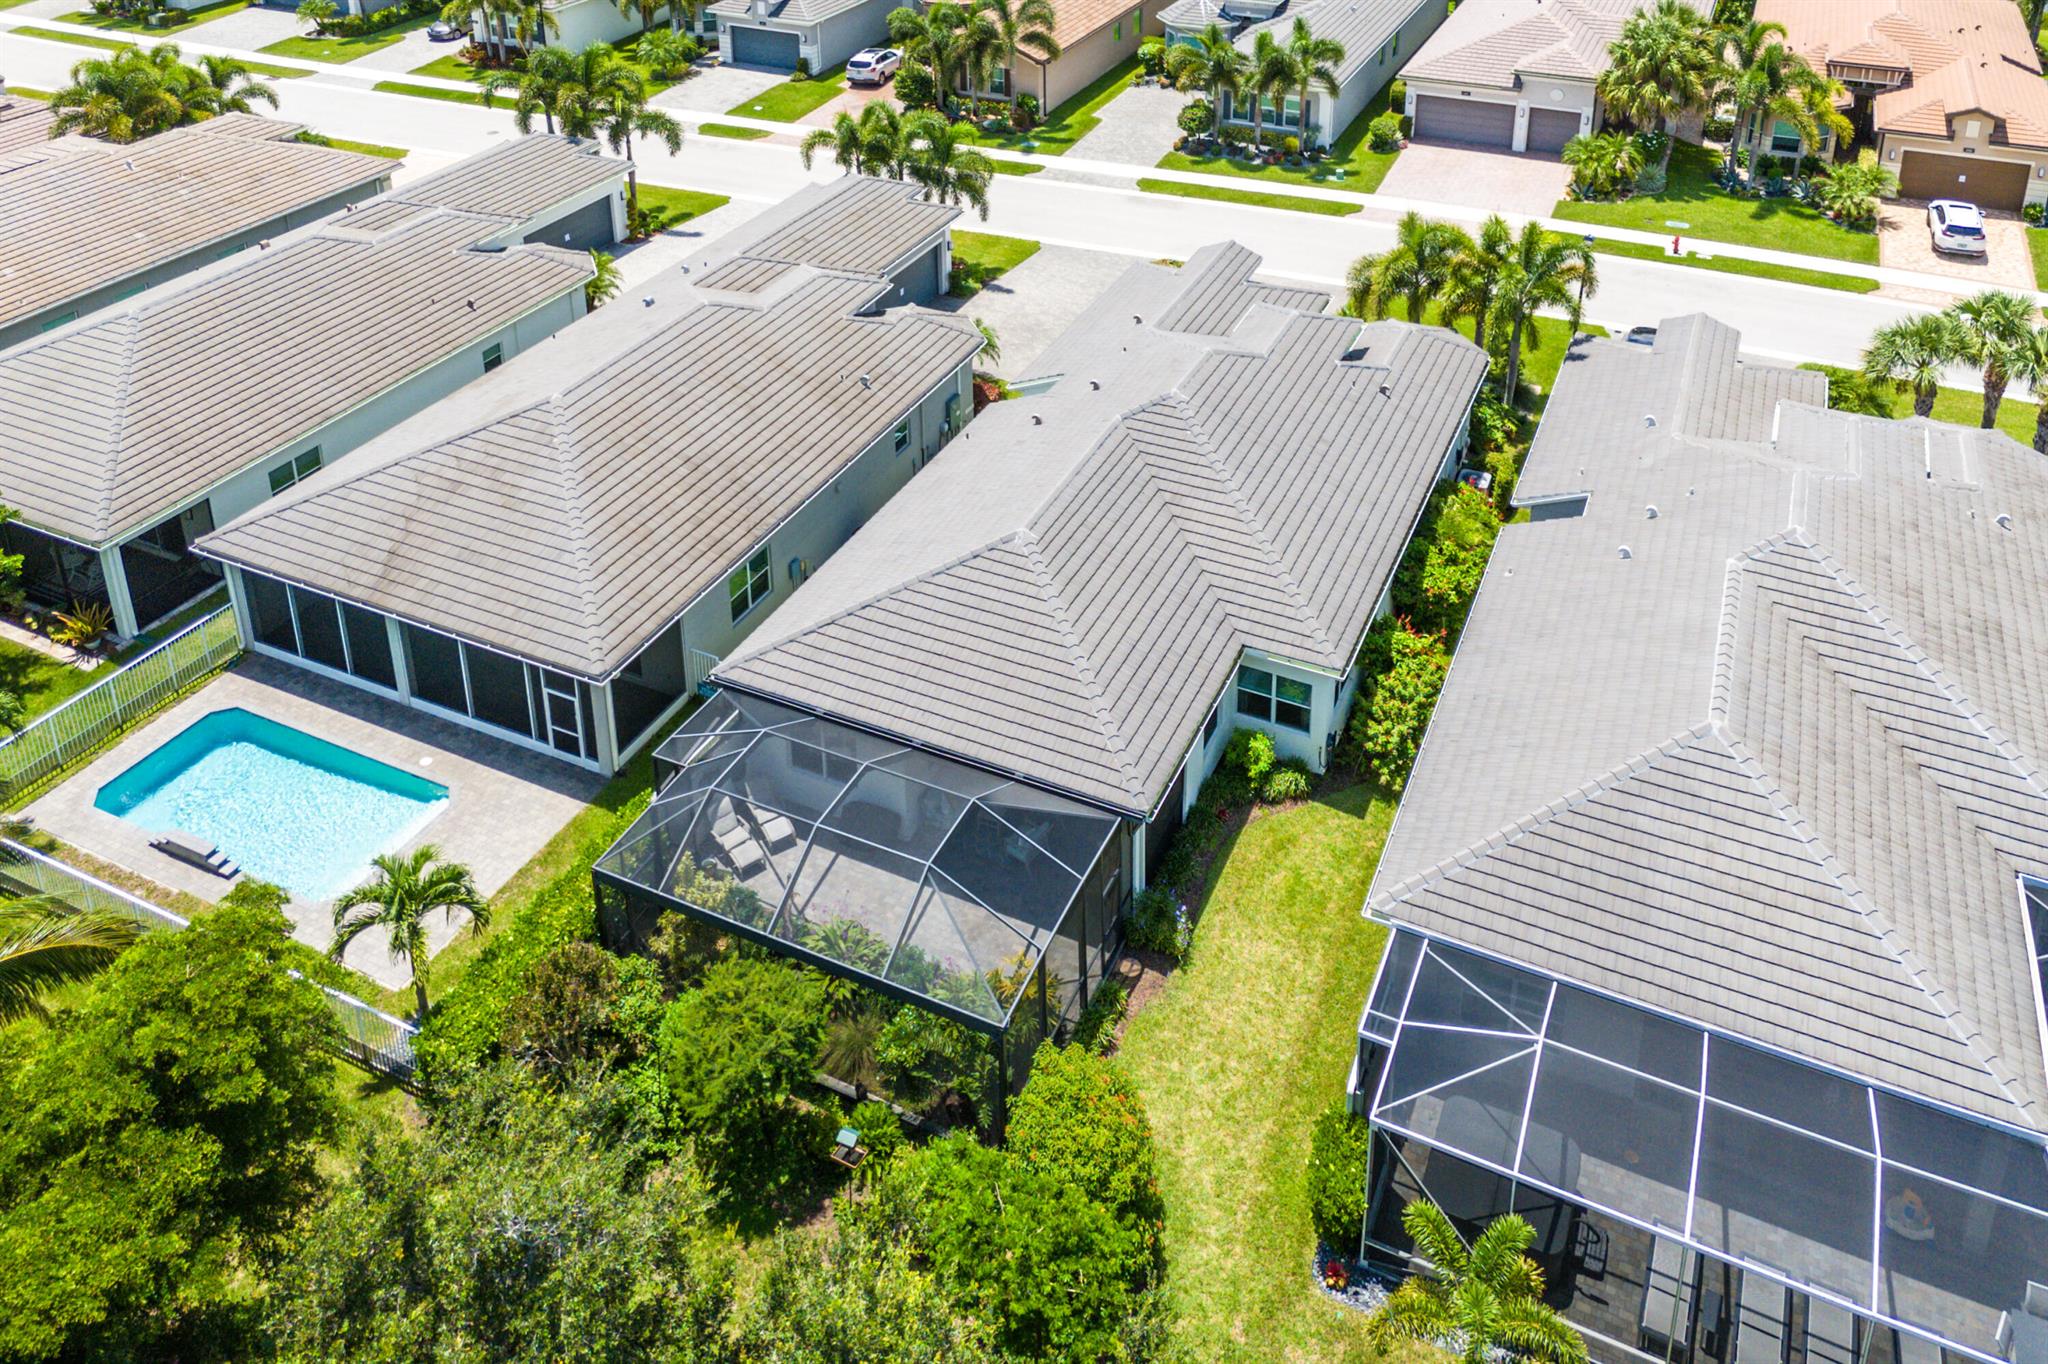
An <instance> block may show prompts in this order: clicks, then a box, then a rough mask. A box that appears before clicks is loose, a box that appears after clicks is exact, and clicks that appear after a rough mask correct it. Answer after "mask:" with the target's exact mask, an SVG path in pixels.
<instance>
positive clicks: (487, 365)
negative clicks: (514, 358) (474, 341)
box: [484, 341, 505, 374]
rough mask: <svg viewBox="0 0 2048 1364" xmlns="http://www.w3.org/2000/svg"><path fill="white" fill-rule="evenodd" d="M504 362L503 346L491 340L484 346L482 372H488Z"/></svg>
mask: <svg viewBox="0 0 2048 1364" xmlns="http://www.w3.org/2000/svg"><path fill="white" fill-rule="evenodd" d="M504 363H505V348H504V347H503V346H501V345H499V344H498V343H497V342H495V341H493V342H491V344H490V345H488V346H485V347H484V373H486V374H489V373H490V372H491V371H492V370H494V369H496V368H497V367H498V366H500V365H502V364H504Z"/></svg>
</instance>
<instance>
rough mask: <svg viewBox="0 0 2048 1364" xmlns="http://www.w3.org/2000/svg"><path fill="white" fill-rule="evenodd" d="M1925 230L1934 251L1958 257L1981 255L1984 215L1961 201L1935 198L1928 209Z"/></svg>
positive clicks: (1982, 252)
mask: <svg viewBox="0 0 2048 1364" xmlns="http://www.w3.org/2000/svg"><path fill="white" fill-rule="evenodd" d="M1927 231H1928V232H1929V234H1930V235H1932V236H1933V238H1934V249H1935V250H1937V251H1953V252H1955V253H1957V254H1958V255H1964V256H1981V255H1983V254H1984V214H1983V211H1982V210H1980V209H1979V208H1978V207H1977V206H1976V205H1975V204H1966V203H1964V202H1963V201H1962V200H1961V199H1936V200H1935V201H1934V202H1933V203H1931V204H1929V205H1928V206H1927Z"/></svg>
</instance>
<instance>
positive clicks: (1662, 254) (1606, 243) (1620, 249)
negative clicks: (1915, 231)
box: [1593, 237, 1881, 294]
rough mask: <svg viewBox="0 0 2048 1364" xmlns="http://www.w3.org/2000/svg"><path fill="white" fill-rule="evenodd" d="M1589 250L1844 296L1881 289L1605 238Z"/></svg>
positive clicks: (1835, 275)
mask: <svg viewBox="0 0 2048 1364" xmlns="http://www.w3.org/2000/svg"><path fill="white" fill-rule="evenodd" d="M1593 251H1594V254H1596V255H1601V256H1627V257H1629V258H1630V259H1631V260H1657V261H1663V262H1664V263H1665V264H1666V265H1689V266H1692V267H1693V268H1694V269H1696V270H1719V271H1721V272H1722V273H1723V274H1729V275H1752V276H1755V277H1756V278H1758V279H1776V280H1783V281H1784V282H1785V283H1787V284H1806V285H1811V286H1812V287H1814V288H1816V289H1839V290H1842V291H1843V292H1844V293H1851V294H1869V293H1875V292H1876V291H1877V290H1878V289H1879V288H1880V287H1881V286H1880V285H1879V284H1878V282H1877V281H1876V280H1874V279H1867V278H1865V277H1864V276H1862V275H1844V274H1841V273H1839V272H1837V271H1834V270H1808V269H1806V268H1804V267H1802V266H1797V265H1773V264H1772V263H1771V262H1769V261H1760V260H1743V259H1740V258H1739V257H1734V256H1715V257H1713V258H1712V259H1702V258H1701V257H1700V256H1699V255H1698V253H1696V252H1692V251H1688V252H1686V253H1685V255H1684V257H1683V258H1681V259H1674V258H1673V257H1672V255H1671V253H1670V252H1669V251H1667V250H1666V249H1664V248H1663V247H1661V246H1652V245H1650V244H1649V243H1648V242H1617V241H1610V240H1608V239H1607V238H1605V237H1597V238H1595V239H1594V241H1593Z"/></svg>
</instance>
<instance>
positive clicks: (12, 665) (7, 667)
mask: <svg viewBox="0 0 2048 1364" xmlns="http://www.w3.org/2000/svg"><path fill="white" fill-rule="evenodd" d="M113 673H114V670H113V668H112V667H110V666H108V665H107V664H105V663H102V664H101V665H100V666H99V667H97V668H94V669H93V670H92V671H91V672H87V671H85V670H84V669H82V668H74V667H72V666H71V665H70V664H68V663H64V662H60V661H59V660H57V659H54V658H51V657H50V656H49V655H48V654H45V653H41V652H39V651H37V650H35V649H31V648H29V647H28V646H27V645H26V644H16V643H15V642H14V641H13V640H11V639H0V688H4V689H5V690H7V691H11V692H14V693H16V694H18V695H19V696H20V697H21V700H22V704H23V705H24V706H26V707H27V712H28V719H31V720H33V719H34V718H35V717H36V716H38V715H41V714H43V713H44V712H45V711H49V710H54V709H55V708H56V707H57V706H58V705H59V704H60V703H62V702H64V701H68V700H70V699H71V698H72V697H74V696H76V695H77V694H78V693H80V692H82V691H84V690H85V689H86V688H87V687H90V686H91V685H92V684H93V683H95V682H100V681H104V680H105V679H106V678H108V677H111V676H113Z"/></svg>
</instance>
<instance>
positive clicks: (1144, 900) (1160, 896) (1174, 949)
mask: <svg viewBox="0 0 2048 1364" xmlns="http://www.w3.org/2000/svg"><path fill="white" fill-rule="evenodd" d="M1127 936H1128V937H1129V938H1130V941H1131V945H1132V946H1133V947H1136V948H1139V949H1140V950H1142V951H1146V952H1157V953H1158V954H1159V955H1160V956H1162V957H1166V958H1169V959H1171V960H1173V961H1180V960H1181V959H1182V958H1184V957H1185V956H1186V955H1187V949H1188V945H1189V943H1190V942H1191V941H1192V940H1193V938H1194V929H1193V928H1192V926H1191V925H1190V924H1189V923H1188V916H1187V910H1186V909H1184V908H1183V907H1182V906H1181V903H1180V897H1179V896H1177V895H1175V894H1174V893H1173V891H1172V890H1170V889H1168V888H1167V887H1165V886H1156V885H1155V886H1147V887H1145V889H1143V890H1141V891H1139V892H1138V895H1137V898H1136V899H1135V900H1133V901H1132V902H1131V924H1130V931H1129V933H1128V935H1127Z"/></svg>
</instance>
